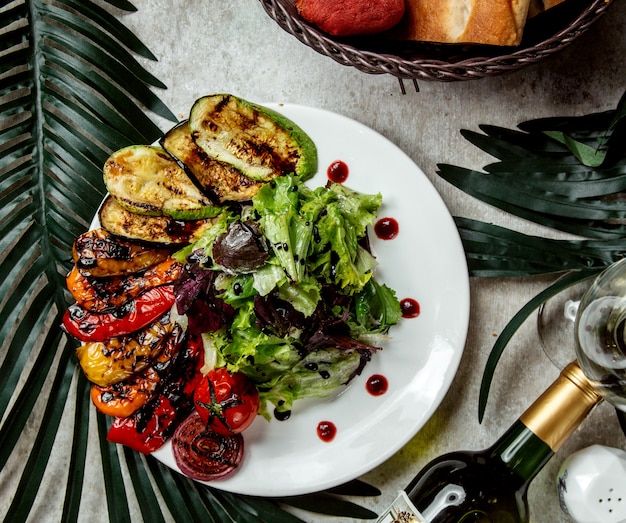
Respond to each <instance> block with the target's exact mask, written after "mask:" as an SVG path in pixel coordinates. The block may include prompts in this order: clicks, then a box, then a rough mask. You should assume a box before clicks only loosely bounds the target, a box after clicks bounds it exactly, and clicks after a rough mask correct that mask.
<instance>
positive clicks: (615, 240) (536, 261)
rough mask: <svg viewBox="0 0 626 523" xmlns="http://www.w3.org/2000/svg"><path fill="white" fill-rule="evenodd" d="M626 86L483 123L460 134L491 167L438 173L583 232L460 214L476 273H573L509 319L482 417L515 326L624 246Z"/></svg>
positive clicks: (543, 221)
mask: <svg viewBox="0 0 626 523" xmlns="http://www.w3.org/2000/svg"><path fill="white" fill-rule="evenodd" d="M625 124H626V93H625V94H624V95H623V96H622V98H621V100H620V101H619V102H618V104H617V107H616V109H615V110H612V111H606V112H602V113H594V114H589V115H583V116H578V117H556V118H541V119H536V120H530V121H527V122H524V123H522V124H520V125H519V129H515V130H511V129H504V128H501V127H496V126H488V125H483V126H481V127H480V129H481V131H482V133H477V132H473V131H469V130H462V131H461V133H462V135H463V136H464V137H465V138H466V139H467V140H468V141H470V142H471V143H472V144H474V145H476V146H477V147H479V148H480V149H482V150H483V151H485V152H487V153H489V154H490V155H491V156H493V157H495V158H496V159H497V160H498V161H497V162H494V163H492V164H489V165H487V166H485V168H484V172H480V171H475V170H470V169H466V168H462V167H457V166H453V165H448V164H441V165H439V171H438V174H439V175H440V176H441V177H442V178H444V179H445V180H447V181H448V182H450V183H452V184H453V185H455V186H456V187H458V188H459V189H461V190H463V191H464V192H466V193H467V194H470V195H472V196H474V197H476V198H478V199H479V200H481V201H483V202H486V203H488V204H491V205H493V206H495V207H498V208H499V209H502V210H504V211H506V212H509V213H511V214H513V215H515V216H518V217H520V218H524V219H526V220H529V221H532V222H535V223H538V224H540V225H543V226H546V227H550V228H553V229H555V230H559V231H563V232H568V233H572V234H575V235H576V236H577V237H579V238H580V239H574V240H555V239H549V238H543V237H537V236H529V235H525V234H522V233H519V232H515V231H511V230H508V229H506V228H503V227H498V226H497V225H494V224H488V223H483V222H480V221H477V220H470V219H467V218H462V217H455V221H456V223H457V226H458V229H459V233H460V235H461V240H462V242H463V246H464V249H465V254H466V257H467V261H468V266H469V270H470V274H471V275H472V276H483V277H510V276H517V277H519V276H530V275H537V274H552V273H554V274H556V273H562V272H565V271H568V272H569V274H568V275H567V276H566V277H564V278H561V279H559V280H557V282H556V283H554V284H553V285H552V286H550V287H548V288H547V289H545V290H544V291H542V292H541V293H539V294H538V295H537V296H535V297H534V298H533V299H531V300H530V301H529V302H528V303H526V304H525V305H524V306H523V307H522V308H521V309H520V310H519V311H518V312H517V314H516V315H515V316H514V317H513V318H512V319H511V321H510V322H509V323H508V324H507V325H506V326H505V328H504V329H503V331H502V333H501V335H500V336H499V338H498V340H497V341H496V343H495V345H494V346H493V348H492V350H491V353H490V354H489V358H488V360H487V364H486V367H485V371H484V373H483V378H482V383H481V390H480V398H479V407H478V417H479V419H480V420H482V418H483V416H484V412H485V408H486V404H487V399H488V395H489V390H490V385H491V381H492V379H493V375H494V373H495V370H496V366H497V364H498V361H499V360H500V358H501V356H502V354H503V352H504V349H505V348H506V346H507V344H508V342H509V341H510V339H511V337H512V336H513V335H514V334H515V332H516V331H517V329H518V328H519V327H520V326H521V325H522V324H523V323H524V322H525V321H526V319H527V318H528V317H529V316H530V315H531V314H532V313H533V312H534V311H535V310H536V309H537V308H538V307H539V306H540V305H541V304H542V303H544V302H545V301H546V300H547V299H549V298H550V297H552V296H554V295H555V294H558V293H559V292H561V291H563V290H564V289H566V288H568V287H569V286H570V285H574V284H575V283H577V282H579V281H581V280H583V279H585V278H589V277H591V276H593V275H595V274H597V273H598V272H600V271H601V270H603V269H604V268H606V267H607V266H608V265H610V264H612V263H614V262H615V261H617V260H619V259H621V258H623V257H624V255H625V254H626V205H625V204H624V196H625V195H626V150H625V149H624V143H625V142H626V125H625Z"/></svg>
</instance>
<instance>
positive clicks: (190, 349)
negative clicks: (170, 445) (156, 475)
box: [107, 337, 204, 454]
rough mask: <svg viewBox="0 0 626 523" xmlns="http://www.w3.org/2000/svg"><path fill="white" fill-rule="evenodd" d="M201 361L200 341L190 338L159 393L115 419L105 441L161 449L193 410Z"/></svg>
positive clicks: (138, 448)
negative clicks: (126, 415) (144, 403)
mask: <svg viewBox="0 0 626 523" xmlns="http://www.w3.org/2000/svg"><path fill="white" fill-rule="evenodd" d="M203 364H204V347H203V345H202V340H201V339H200V338H199V337H193V338H190V339H189V340H188V341H187V343H186V346H185V347H184V348H183V350H181V352H179V354H178V356H177V357H176V362H174V365H175V368H173V369H172V372H171V373H170V375H168V377H167V383H166V384H165V385H164V387H163V389H162V390H161V392H160V393H159V394H158V395H157V396H156V397H155V398H153V399H152V400H151V401H149V402H148V403H147V404H146V405H144V406H143V407H141V408H140V409H139V410H137V411H136V412H135V413H134V414H132V415H131V416H128V417H126V418H120V417H118V418H115V420H114V422H113V425H111V428H110V429H109V432H108V434H107V440H109V441H111V442H112V443H120V444H121V445H126V446H127V447H130V448H132V449H134V450H136V451H138V452H142V453H144V454H149V453H150V452H154V451H155V450H157V449H158V448H160V447H161V446H162V445H163V444H164V443H165V442H166V441H167V440H168V439H169V438H170V437H171V436H172V434H174V431H175V430H176V428H177V427H178V425H179V424H180V423H181V422H182V421H183V420H184V419H185V418H186V417H187V416H188V415H189V413H190V412H192V411H193V408H194V407H193V392H194V390H195V388H196V386H197V384H198V383H199V382H200V380H201V379H202V373H201V372H200V369H201V368H202V366H203Z"/></svg>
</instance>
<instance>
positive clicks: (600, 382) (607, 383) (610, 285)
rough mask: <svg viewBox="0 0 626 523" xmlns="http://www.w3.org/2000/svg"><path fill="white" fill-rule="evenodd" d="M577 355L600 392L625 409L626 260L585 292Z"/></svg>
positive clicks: (578, 320)
mask: <svg viewBox="0 0 626 523" xmlns="http://www.w3.org/2000/svg"><path fill="white" fill-rule="evenodd" d="M574 337H575V341H576V345H575V348H576V356H577V358H578V362H579V363H580V366H581V368H582V369H583V372H584V373H585V375H586V376H587V378H588V379H589V381H590V382H591V383H592V384H593V385H594V386H595V387H596V389H597V390H598V391H599V392H600V394H601V395H602V396H603V397H604V398H605V399H606V400H608V401H609V402H610V403H611V404H612V405H613V406H615V407H616V408H618V409H619V410H621V411H623V412H626V259H623V260H620V261H619V262H616V263H614V264H612V265H610V266H609V267H608V268H607V269H605V270H604V271H603V272H602V273H600V275H599V276H598V277H597V278H596V279H595V280H594V282H593V283H592V284H591V286H590V287H589V289H587V291H586V292H585V294H584V295H583V297H582V299H581V300H580V304H579V305H578V311H577V314H576V320H575V322H574Z"/></svg>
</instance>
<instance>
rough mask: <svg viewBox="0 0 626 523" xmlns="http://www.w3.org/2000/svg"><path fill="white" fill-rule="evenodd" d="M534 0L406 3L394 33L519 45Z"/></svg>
mask: <svg viewBox="0 0 626 523" xmlns="http://www.w3.org/2000/svg"><path fill="white" fill-rule="evenodd" d="M529 3H530V0H406V7H405V15H404V18H403V19H402V20H401V22H400V24H399V25H398V26H397V27H396V29H395V30H394V31H393V36H394V37H396V38H397V37H399V38H402V39H406V40H418V41H426V42H442V43H475V44H488V45H505V46H515V45H519V43H520V42H521V40H522V34H523V32H524V25H525V24H526V17H527V15H528V6H529Z"/></svg>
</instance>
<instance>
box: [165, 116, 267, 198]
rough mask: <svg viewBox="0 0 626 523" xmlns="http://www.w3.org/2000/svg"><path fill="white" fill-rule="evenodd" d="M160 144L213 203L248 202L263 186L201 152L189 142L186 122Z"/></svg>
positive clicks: (172, 131) (166, 134) (170, 131)
mask: <svg viewBox="0 0 626 523" xmlns="http://www.w3.org/2000/svg"><path fill="white" fill-rule="evenodd" d="M159 143H160V144H161V147H163V149H165V150H166V151H167V152H168V153H169V154H170V156H172V158H174V159H175V160H176V161H178V163H179V165H180V166H181V167H182V168H183V170H185V172H186V173H187V175H188V176H189V178H190V179H191V180H192V181H194V182H195V183H196V185H197V186H198V187H199V188H200V190H201V191H202V192H203V193H204V194H205V195H206V196H207V197H209V198H210V199H211V200H213V201H214V202H216V203H224V202H228V201H237V202H240V201H246V200H250V199H252V197H253V196H254V195H255V194H256V193H257V192H258V191H259V189H260V188H261V186H262V185H263V182H258V181H256V180H252V179H251V178H248V177H247V176H245V175H244V174H242V172H241V171H240V170H239V169H236V168H235V167H233V166H232V165H231V164H229V163H225V162H220V161H219V160H216V159H215V158H213V157H211V156H209V155H208V154H206V153H205V152H204V151H203V150H202V149H200V147H198V145H197V144H196V143H195V142H194V141H193V139H192V138H191V132H190V131H189V121H188V120H185V121H184V122H181V123H179V124H178V125H176V126H175V127H172V128H171V129H170V130H169V131H168V132H167V133H165V135H164V136H163V137H162V138H161V140H160V142H159Z"/></svg>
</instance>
